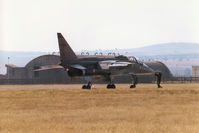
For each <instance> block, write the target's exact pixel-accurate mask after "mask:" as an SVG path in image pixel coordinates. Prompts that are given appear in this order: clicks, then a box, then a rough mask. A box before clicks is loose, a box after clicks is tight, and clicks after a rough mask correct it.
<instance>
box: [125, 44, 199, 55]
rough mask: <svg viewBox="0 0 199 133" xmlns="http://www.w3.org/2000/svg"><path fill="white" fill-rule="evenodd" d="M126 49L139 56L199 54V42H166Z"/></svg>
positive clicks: (129, 52) (129, 53)
mask: <svg viewBox="0 0 199 133" xmlns="http://www.w3.org/2000/svg"><path fill="white" fill-rule="evenodd" d="M126 51H127V52H128V55H137V56H145V55H147V56H154V55H182V54H199V44H198V43H165V44H156V45H151V46H146V47H141V48H135V49H127V50H126Z"/></svg>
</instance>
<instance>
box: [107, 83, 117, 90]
mask: <svg viewBox="0 0 199 133" xmlns="http://www.w3.org/2000/svg"><path fill="white" fill-rule="evenodd" d="M106 88H107V89H115V88H116V86H115V84H108V85H107V87H106Z"/></svg>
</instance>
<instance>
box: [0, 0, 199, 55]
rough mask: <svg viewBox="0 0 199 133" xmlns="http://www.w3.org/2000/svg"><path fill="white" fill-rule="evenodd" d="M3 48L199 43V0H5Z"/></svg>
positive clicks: (0, 27) (0, 16) (1, 4)
mask: <svg viewBox="0 0 199 133" xmlns="http://www.w3.org/2000/svg"><path fill="white" fill-rule="evenodd" d="M0 20H1V21H0V50H14V51H48V52H52V51H58V45H57V37H56V33H57V32H61V33H62V34H63V35H64V36H65V38H66V39H67V41H68V42H69V43H70V45H71V47H72V48H73V49H74V50H75V51H79V50H83V49H84V50H85V49H89V50H93V49H115V48H118V49H123V48H135V47H141V46H146V45H151V44H156V43H165V42H196V43H199V0H0Z"/></svg>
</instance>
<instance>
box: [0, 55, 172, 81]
mask: <svg viewBox="0 0 199 133" xmlns="http://www.w3.org/2000/svg"><path fill="white" fill-rule="evenodd" d="M59 63H60V57H59V55H42V56H39V57H37V58H35V59H33V60H31V61H30V62H28V63H27V64H26V65H25V67H17V66H15V65H11V64H7V65H6V67H7V74H6V76H7V79H8V80H9V83H13V84H50V83H55V84H56V83H85V82H86V80H84V78H78V79H76V80H75V81H71V78H70V77H69V76H68V74H67V72H66V71H65V70H64V69H63V68H56V69H49V70H45V71H33V70H34V69H39V68H41V67H42V66H48V65H55V64H59ZM145 64H147V65H148V66H149V67H151V68H152V69H154V70H160V71H161V72H162V75H163V77H162V79H163V81H167V80H171V79H172V77H173V76H172V74H171V72H170V71H169V69H168V68H167V66H166V65H164V64H163V63H161V62H158V61H153V62H145ZM138 78H139V79H138V82H153V81H154V80H155V76H142V77H138ZM114 82H115V83H130V82H131V78H130V77H116V78H115V81H114ZM0 83H1V82H0ZM97 83H105V82H104V81H102V80H99V81H97Z"/></svg>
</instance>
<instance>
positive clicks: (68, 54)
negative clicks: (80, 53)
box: [57, 33, 77, 62]
mask: <svg viewBox="0 0 199 133" xmlns="http://www.w3.org/2000/svg"><path fill="white" fill-rule="evenodd" d="M57 38H58V43H59V51H60V60H61V62H63V61H70V60H74V59H76V58H77V56H76V55H75V53H74V51H73V50H72V49H71V47H70V46H69V44H68V43H67V41H66V40H65V39H64V37H63V36H62V34H61V33H57Z"/></svg>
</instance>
